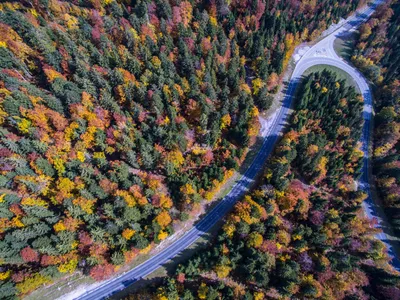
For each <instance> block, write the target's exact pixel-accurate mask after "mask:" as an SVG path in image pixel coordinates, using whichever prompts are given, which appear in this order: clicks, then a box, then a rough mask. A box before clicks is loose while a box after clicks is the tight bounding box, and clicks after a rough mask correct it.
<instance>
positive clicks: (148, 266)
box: [76, 2, 400, 300]
mask: <svg viewBox="0 0 400 300" xmlns="http://www.w3.org/2000/svg"><path fill="white" fill-rule="evenodd" d="M375 3H376V2H375ZM373 11H374V7H367V8H364V9H362V10H360V11H358V12H357V13H355V14H354V15H352V16H351V17H349V18H348V19H347V20H346V22H345V23H344V24H343V25H342V26H341V27H340V28H339V29H337V30H335V31H334V32H332V33H330V34H329V35H328V36H327V37H325V38H324V39H323V40H321V41H320V42H318V43H317V44H316V45H314V46H313V47H312V48H310V49H309V50H308V51H307V52H306V54H305V55H304V56H303V57H302V58H301V59H300V60H299V61H298V63H297V65H296V68H295V70H294V72H293V74H292V77H291V80H290V83H289V85H288V89H287V92H286V95H285V98H284V100H283V103H282V106H281V107H280V108H278V111H277V113H276V115H275V119H274V121H273V124H272V126H271V127H270V129H269V132H268V133H267V135H266V136H265V138H264V142H263V144H262V146H261V148H260V150H259V152H258V154H257V156H256V157H255V159H254V161H253V162H252V164H251V165H250V167H249V168H248V169H247V171H246V172H245V174H244V175H243V176H242V177H241V178H240V180H239V181H238V182H237V183H236V184H235V185H234V187H233V188H232V190H231V191H230V192H229V194H228V195H226V196H225V197H224V198H223V199H222V200H221V201H220V202H219V203H218V204H217V205H216V206H215V207H214V208H213V209H212V210H211V212H209V213H208V214H207V215H206V216H205V217H204V218H203V219H202V220H201V221H199V222H198V223H197V224H196V226H195V227H193V228H192V229H190V230H189V231H188V232H187V233H185V235H183V236H182V237H181V238H179V239H178V240H176V241H175V242H174V243H172V244H171V245H170V246H168V247H167V248H166V249H164V250H163V251H162V252H160V253H158V254H156V255H154V256H153V257H151V258H150V259H148V260H147V261H145V262H144V263H142V264H141V265H139V266H137V267H135V268H133V269H131V270H130V271H128V272H126V273H124V274H122V275H120V276H118V277H115V278H113V279H110V280H108V281H105V282H104V283H103V284H101V285H100V286H97V287H96V288H94V289H92V290H90V291H87V292H86V293H84V294H83V295H81V296H79V297H77V298H76V299H80V300H94V299H96V300H97V299H103V298H105V297H109V296H111V295H113V294H115V293H117V292H119V291H121V290H122V289H125V288H126V287H127V286H129V285H131V284H133V283H134V282H136V281H138V280H140V279H141V278H143V277H145V276H147V275H149V274H150V273H152V272H153V271H155V270H156V269H158V268H159V267H160V266H162V265H163V264H165V263H166V262H167V261H169V260H170V259H172V258H173V257H175V256H176V255H177V254H178V253H180V252H181V251H183V250H185V249H186V248H187V247H189V246H190V245H191V244H193V243H194V242H195V241H196V240H197V239H198V238H199V237H200V236H202V235H203V234H204V233H206V232H207V231H208V230H209V229H210V228H211V227H212V226H213V225H214V224H215V223H216V222H217V221H218V220H220V219H221V218H222V217H223V216H224V215H225V214H226V213H227V212H228V211H229V210H230V209H231V208H232V207H233V205H234V204H235V202H236V201H237V200H239V199H240V198H241V197H242V196H243V195H244V194H245V192H246V191H247V190H248V188H249V185H250V184H251V183H252V182H253V180H254V178H255V177H256V175H257V174H258V173H259V171H261V169H262V167H263V165H264V163H265V161H266V160H267V158H268V156H269V154H270V153H271V152H272V150H273V147H274V145H275V142H276V140H277V139H278V136H279V133H280V132H281V131H282V128H283V125H284V123H285V120H286V118H287V115H288V114H289V108H290V106H291V104H292V99H293V95H294V92H295V89H296V87H297V84H298V83H299V81H300V79H301V75H302V74H303V73H304V71H305V70H307V69H308V68H310V67H311V66H314V65H317V64H329V65H333V66H335V67H338V68H341V69H343V70H344V71H346V72H347V73H349V74H350V75H351V76H352V77H353V78H354V79H355V81H356V82H357V84H358V86H359V87H360V90H361V91H362V93H363V96H364V99H365V105H364V119H365V125H364V131H363V139H362V141H363V150H364V153H365V154H366V155H365V158H364V165H363V176H362V179H361V183H360V186H361V187H362V188H364V189H365V190H366V191H368V194H369V195H370V192H369V184H368V172H367V171H368V151H367V150H368V142H369V127H370V126H369V124H370V118H371V112H372V106H371V105H372V104H371V101H372V97H371V91H370V90H369V87H368V85H367V83H366V81H365V80H364V78H363V77H362V75H361V74H360V73H359V72H357V71H356V70H354V69H353V68H352V67H350V66H348V65H347V64H345V63H344V62H343V61H341V59H340V58H339V57H337V55H336V57H335V56H334V55H335V54H334V51H333V52H332V50H333V42H332V41H333V40H334V39H335V37H336V35H337V34H338V33H344V32H348V31H351V30H353V29H354V28H356V27H358V26H359V25H360V24H361V23H362V22H364V21H365V20H366V19H367V18H368V17H369V16H370V15H371V14H372V12H373ZM324 45H330V46H328V48H329V53H328V55H329V54H332V55H331V56H332V57H316V56H315V55H314V54H313V53H314V51H315V50H318V49H319V48H320V47H321V46H324ZM318 53H320V52H318ZM371 199H372V198H371V197H370V196H369V199H368V200H367V201H366V203H367V204H366V212H367V215H368V216H369V217H372V216H374V215H378V214H379V215H380V211H378V208H377V207H375V206H374V205H370V204H369V203H370V202H371V203H373V202H372V200H371ZM377 237H378V238H379V239H380V240H382V241H385V240H386V236H384V234H378V236H377ZM389 247H390V245H389ZM398 266H400V264H398Z"/></svg>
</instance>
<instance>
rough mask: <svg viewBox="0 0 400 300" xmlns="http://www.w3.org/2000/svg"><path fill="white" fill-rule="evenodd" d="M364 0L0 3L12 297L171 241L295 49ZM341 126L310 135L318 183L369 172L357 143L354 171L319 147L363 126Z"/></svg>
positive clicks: (102, 269) (2, 279)
mask: <svg viewBox="0 0 400 300" xmlns="http://www.w3.org/2000/svg"><path fill="white" fill-rule="evenodd" d="M358 4H359V1H357V0H351V1H348V0H339V1H337V0H319V1H308V0H307V1H306V0H304V1H286V0H281V1H278V0H277V1H262V0H247V1H221V0H219V1H194V0H192V1H180V0H175V1H165V0H154V1H150V0H146V1H144V0H142V1H140V0H138V1H114V0H102V1H98V0H92V1H83V0H82V1H79V0H75V1H57V0H34V1H9V2H4V1H3V2H2V3H0V261H1V265H0V294H1V295H2V297H10V298H13V297H14V296H15V295H24V294H26V293H29V292H31V291H32V290H34V289H36V288H37V287H38V286H40V285H42V284H45V283H49V282H52V281H53V280H54V279H57V278H60V277H62V276H65V275H66V274H68V273H72V272H74V271H75V270H76V269H79V270H82V271H83V272H84V273H85V274H90V275H91V276H92V277H93V278H94V279H97V280H100V279H103V278H106V277H108V276H110V275H111V274H112V273H113V272H114V271H115V270H116V268H117V267H118V266H121V265H123V264H125V263H128V262H130V261H132V259H133V258H134V257H136V256H137V255H138V254H139V253H146V252H148V251H149V250H150V249H151V247H152V246H153V244H154V243H159V242H160V241H162V240H163V239H165V238H166V237H167V236H168V235H169V234H171V233H172V231H173V226H172V225H173V224H174V222H176V221H177V220H186V219H187V218H188V216H189V214H190V212H192V211H193V209H194V208H195V207H196V205H198V203H199V202H200V201H201V199H203V198H205V199H212V198H213V196H214V195H215V193H216V192H217V191H218V189H219V188H220V187H221V185H222V184H223V183H224V182H225V180H226V179H227V178H229V177H230V176H231V175H232V174H233V173H234V170H235V169H237V167H238V165H239V164H240V163H241V161H242V160H243V158H244V154H245V153H246V149H247V147H248V146H249V145H251V143H253V142H254V140H255V136H256V135H257V132H258V126H259V125H258V119H257V116H258V112H259V110H265V109H267V108H269V106H270V105H271V102H272V94H273V93H275V92H276V91H277V89H278V85H279V81H280V75H281V74H282V72H283V70H284V69H285V68H286V66H287V64H288V61H289V58H290V56H291V54H292V52H293V49H294V47H295V45H297V44H298V43H300V42H302V41H305V40H307V39H314V38H315V37H317V36H318V35H319V34H320V32H321V31H322V30H324V29H326V27H327V26H328V25H329V24H331V23H332V22H334V21H338V20H339V18H340V17H344V16H346V15H348V14H349V13H350V12H351V11H354V9H355V8H356V7H357V6H358ZM339 90H340V91H342V89H339ZM346 93H347V92H346ZM349 97H350V98H351V99H350V98H349V99H348V101H356V100H353V96H351V95H349ZM357 103H358V102H357V101H356V102H355V103H354V105H360V104H357ZM356 107H358V106H356ZM342 109H343V110H345V109H346V108H345V107H343V108H342ZM308 114H311V113H310V112H304V115H299V118H300V119H301V118H304V117H307V118H308V117H310V116H312V115H308ZM354 117H357V116H354ZM334 121H335V120H334V119H327V122H334ZM348 121H349V120H348ZM299 122H303V121H299ZM343 122H345V123H343V124H342V125H341V126H342V127H343V129H344V132H342V133H329V134H326V135H321V136H320V135H317V136H313V135H312V134H310V136H307V138H306V139H305V140H301V143H300V144H299V147H302V146H305V145H307V143H311V142H312V143H314V144H315V145H316V146H315V147H317V148H318V149H317V150H312V149H311V150H310V151H311V152H312V153H314V152H313V151H316V152H315V155H317V156H321V157H323V158H324V160H326V163H325V164H324V163H320V167H321V170H320V172H319V173H318V174H317V173H316V172H314V171H313V170H312V169H310V168H312V167H313V166H314V164H315V163H316V162H318V163H319V162H320V160H318V159H317V158H315V159H314V160H313V161H310V162H303V161H301V159H300V158H296V160H297V162H298V163H299V164H300V163H301V165H302V168H304V170H302V171H305V172H306V173H307V179H308V180H314V181H315V182H319V181H321V180H323V181H324V182H327V183H329V184H330V185H333V186H336V185H337V184H338V179H339V178H341V177H342V176H345V175H347V176H352V175H353V174H357V172H358V167H357V165H356V160H354V159H355V158H354V157H353V156H351V157H350V155H356V154H354V153H353V151H351V150H349V149H348V147H353V146H354V143H355V140H356V139H354V140H351V139H344V140H343V144H342V145H341V146H340V147H341V148H340V150H341V151H344V153H346V159H343V160H338V161H340V162H338V163H339V164H340V163H343V164H346V165H349V166H351V168H352V171H347V172H348V173H346V172H344V171H343V166H341V165H336V161H337V157H336V156H335V155H337V156H340V154H335V153H328V152H329V151H328V152H326V153H325V150H323V151H322V149H320V147H323V145H327V146H329V145H328V144H327V143H328V139H329V138H332V136H330V134H334V135H335V134H338V135H337V137H338V138H344V137H345V136H346V130H347V129H348V128H352V127H354V126H357V125H358V121H357V119H354V120H353V121H352V122H354V124H350V123H347V121H346V120H344V121H343ZM349 122H350V121H349ZM299 124H300V123H299ZM327 125H329V123H327V124H325V125H324V124H321V128H322V130H325V129H324V126H327ZM310 126H311V125H310ZM342 127H341V128H342ZM338 130H339V128H338ZM349 134H350V135H351V137H353V136H352V135H357V134H358V131H357V129H353V130H351V131H350V132H349ZM314 144H313V145H314ZM315 147H314V148H315ZM303 150H304V149H303V148H299V149H297V150H296V151H303ZM338 151H339V150H338ZM338 151H336V152H338ZM334 152H335V151H334ZM291 155H292V156H293V157H294V154H293V153H292V154H291ZM287 166H288V165H285V164H282V167H280V172H283V173H282V174H284V173H285V172H286V171H287V170H286V169H285V168H287ZM325 168H326V170H327V174H324V172H325ZM274 174H275V173H274ZM274 174H272V178H271V180H273V181H274V182H275V184H282V186H284V185H285V183H286V181H285V180H284V181H283V182H282V183H281V182H279V180H278V179H279V178H276V177H277V175H274ZM288 209H289V208H288ZM290 209H292V208H290ZM290 209H289V210H290Z"/></svg>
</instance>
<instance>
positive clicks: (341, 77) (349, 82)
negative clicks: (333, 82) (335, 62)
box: [303, 65, 360, 92]
mask: <svg viewBox="0 0 400 300" xmlns="http://www.w3.org/2000/svg"><path fill="white" fill-rule="evenodd" d="M323 70H328V71H330V72H333V73H335V74H336V76H337V77H338V79H339V80H345V82H346V85H347V86H352V87H354V88H355V89H356V91H357V92H360V89H359V88H358V85H357V83H356V82H355V81H354V79H353V78H352V77H351V76H350V75H349V74H348V73H346V72H345V71H343V70H341V69H339V68H336V67H334V66H330V65H317V66H313V67H311V68H309V69H307V70H306V71H305V72H304V73H303V77H305V76H308V75H310V74H311V73H314V72H322V71H323Z"/></svg>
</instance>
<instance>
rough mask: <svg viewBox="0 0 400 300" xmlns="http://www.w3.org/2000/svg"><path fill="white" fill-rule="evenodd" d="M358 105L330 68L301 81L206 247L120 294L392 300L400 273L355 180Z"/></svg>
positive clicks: (357, 98) (357, 99) (351, 91)
mask: <svg viewBox="0 0 400 300" xmlns="http://www.w3.org/2000/svg"><path fill="white" fill-rule="evenodd" d="M362 109H363V100H362V97H361V96H360V95H358V94H357V93H356V91H355V89H354V87H346V84H345V82H344V81H343V80H338V79H337V78H336V75H335V74H334V73H331V72H329V71H323V72H322V73H312V74H310V75H309V76H308V77H306V78H305V79H304V80H303V82H302V85H301V87H300V90H299V91H298V97H297V99H296V104H295V111H294V113H293V115H292V117H291V121H290V124H289V126H288V129H287V132H286V133H285V135H284V136H283V137H282V139H281V141H280V142H279V143H278V144H277V146H276V148H275V150H274V154H273V155H272V157H271V158H270V160H269V163H268V166H267V169H266V171H265V174H264V176H263V178H262V180H261V181H260V182H259V183H258V185H257V186H256V187H255V188H254V189H253V191H252V193H251V194H249V195H247V196H245V197H244V199H243V200H241V201H239V202H238V203H237V204H236V205H235V208H234V210H233V212H231V213H230V214H229V215H228V216H227V217H226V220H225V222H224V225H223V227H222V229H220V231H219V233H218V235H217V236H216V237H215V239H214V241H213V242H212V246H210V247H208V250H205V251H202V253H200V254H197V255H196V256H195V257H193V258H190V259H189V260H188V261H187V262H185V263H183V264H181V265H179V266H178V267H177V268H176V271H175V274H173V276H169V277H168V278H166V279H165V280H164V282H163V283H162V284H160V285H153V286H151V287H149V288H148V289H146V290H140V291H138V292H137V293H136V294H131V295H130V296H129V297H128V298H127V299H130V300H136V299H149V298H151V297H153V298H151V299H162V300H167V299H178V298H179V299H246V300H247V299H249V300H253V299H254V300H261V299H398V296H399V295H400V289H399V287H400V277H398V276H397V275H396V273H394V272H393V271H392V269H391V266H390V265H389V264H388V256H387V253H386V248H385V246H384V244H383V243H382V242H381V241H379V240H377V239H375V238H374V233H375V232H376V230H377V229H375V228H374V224H373V222H371V221H369V220H368V219H367V218H365V217H364V215H363V210H362V208H361V203H362V201H363V200H364V199H365V197H366V194H364V193H363V192H361V191H357V189H356V188H355V185H354V182H355V180H357V178H358V176H359V175H360V174H359V170H360V165H361V160H362V156H363V154H362V152H361V151H360V150H359V146H360V145H359V142H358V140H359V139H360V136H361V129H362V124H363V121H362ZM221 297H222V298H221Z"/></svg>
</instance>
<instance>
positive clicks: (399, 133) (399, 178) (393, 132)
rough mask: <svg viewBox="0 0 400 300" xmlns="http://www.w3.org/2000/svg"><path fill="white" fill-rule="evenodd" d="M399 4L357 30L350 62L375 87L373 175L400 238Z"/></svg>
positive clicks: (389, 4) (381, 11) (394, 3)
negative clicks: (358, 31) (357, 34)
mask: <svg viewBox="0 0 400 300" xmlns="http://www.w3.org/2000/svg"><path fill="white" fill-rule="evenodd" d="M399 28H400V3H399V2H398V1H389V2H387V3H385V4H384V5H382V6H380V7H379V8H378V10H377V11H376V13H375V14H374V15H373V16H372V18H371V19H370V20H369V21H368V22H367V23H366V24H364V25H362V26H361V28H360V34H359V36H358V37H357V44H356V48H355V51H354V56H353V57H352V61H353V62H354V63H355V64H356V66H358V67H359V68H360V69H361V70H362V71H363V72H364V73H365V75H366V76H367V77H368V78H369V79H370V80H371V81H372V82H373V83H374V84H375V90H374V96H375V99H374V104H375V110H376V117H375V135H374V173H375V176H376V183H377V187H378V191H379V194H380V196H381V197H382V198H383V201H384V204H385V206H386V213H387V215H388V216H389V219H390V221H391V223H392V226H393V228H394V229H395V231H396V233H397V235H399V236H400V30H399Z"/></svg>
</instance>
